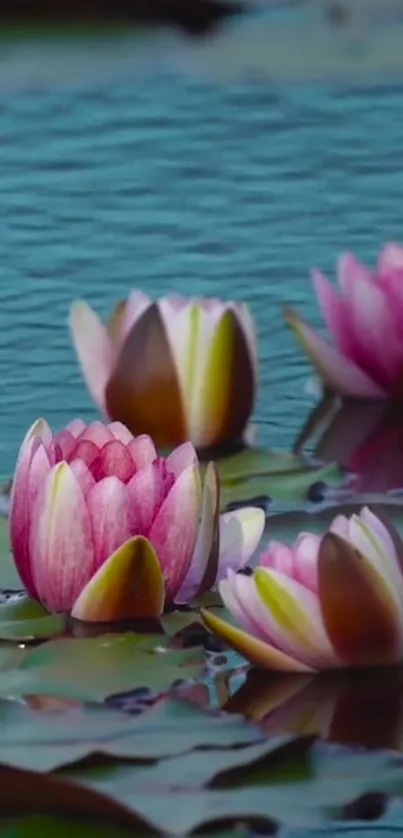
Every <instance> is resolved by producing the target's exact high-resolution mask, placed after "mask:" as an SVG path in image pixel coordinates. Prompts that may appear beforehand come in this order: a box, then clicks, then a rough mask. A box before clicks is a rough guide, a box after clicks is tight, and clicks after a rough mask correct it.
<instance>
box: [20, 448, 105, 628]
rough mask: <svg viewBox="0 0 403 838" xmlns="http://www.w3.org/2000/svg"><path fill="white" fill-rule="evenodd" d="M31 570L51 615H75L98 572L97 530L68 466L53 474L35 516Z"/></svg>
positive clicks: (37, 588) (36, 506) (39, 500)
mask: <svg viewBox="0 0 403 838" xmlns="http://www.w3.org/2000/svg"><path fill="white" fill-rule="evenodd" d="M31 566H32V573H33V578H34V583H35V587H36V590H37V592H38V596H39V598H40V600H41V602H43V604H44V605H45V607H46V608H48V609H49V611H66V612H68V611H70V609H71V607H72V605H73V603H74V602H75V600H76V599H77V597H78V595H79V593H80V591H81V590H82V588H83V587H84V586H85V585H86V584H87V582H88V581H89V579H90V578H91V576H92V573H93V570H94V550H93V541H92V528H91V521H90V517H89V513H88V510H87V507H86V503H85V499H84V495H83V493H82V491H81V488H80V486H79V484H78V483H77V480H76V479H75V477H74V474H73V472H72V471H71V469H70V467H69V466H68V465H67V464H66V463H59V464H58V465H56V466H54V467H53V468H52V470H51V471H50V473H49V474H48V476H47V478H46V480H45V483H44V486H43V488H42V491H41V492H40V494H39V496H38V498H37V500H36V503H35V507H34V511H33V522H32V532H31Z"/></svg>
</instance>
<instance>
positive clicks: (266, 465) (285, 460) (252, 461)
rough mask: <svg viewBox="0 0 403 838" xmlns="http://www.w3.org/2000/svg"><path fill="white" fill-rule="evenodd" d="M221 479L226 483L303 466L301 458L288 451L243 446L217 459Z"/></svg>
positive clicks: (279, 472)
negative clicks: (237, 450)
mask: <svg viewBox="0 0 403 838" xmlns="http://www.w3.org/2000/svg"><path fill="white" fill-rule="evenodd" d="M217 468H218V472H219V475H220V479H221V480H223V481H224V482H225V483H228V482H233V481H234V480H244V479H245V478H246V477H257V476H258V475H261V474H264V475H267V474H284V473H285V472H287V471H296V470H298V469H299V468H301V460H300V458H299V457H296V456H295V455H294V454H290V453H289V452H288V451H280V450H274V449H271V450H266V449H264V448H243V449H242V451H239V452H238V453H236V454H232V455H231V456H228V457H222V458H221V459H218V460H217Z"/></svg>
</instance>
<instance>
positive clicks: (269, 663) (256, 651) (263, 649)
mask: <svg viewBox="0 0 403 838" xmlns="http://www.w3.org/2000/svg"><path fill="white" fill-rule="evenodd" d="M200 616H201V618H202V620H203V623H204V625H205V626H206V628H208V629H209V631H211V632H213V634H216V635H217V637H219V638H220V639H221V640H223V642H224V643H226V644H227V646H230V647H231V649H234V650H235V652H238V654H240V655H242V656H243V657H244V658H246V660H248V661H250V663H253V664H254V666H262V667H266V668H267V669H274V670H276V671H278V672H312V671H313V670H312V669H310V667H309V666H306V665H305V664H303V663H301V662H300V661H297V660H295V659H294V658H291V657H290V656H289V655H286V654H285V653H284V652H281V651H280V650H279V649H275V648H274V646H270V645H269V643H264V642H263V641H262V640H258V639H257V638H256V637H252V635H251V634H248V633H247V632H246V631H242V629H239V628H236V627H235V626H232V625H231V624H230V623H227V622H226V621H225V620H222V619H221V617H217V616H216V615H215V614H212V612H211V611H207V610H206V609H205V608H201V609H200Z"/></svg>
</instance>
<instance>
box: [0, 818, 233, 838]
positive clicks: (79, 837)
mask: <svg viewBox="0 0 403 838" xmlns="http://www.w3.org/2000/svg"><path fill="white" fill-rule="evenodd" d="M72 834H74V838H144V832H143V831H141V832H139V831H138V830H133V829H130V830H128V829H121V828H120V827H117V826H112V825H105V824H103V823H100V822H98V823H96V822H95V821H93V822H92V823H90V822H88V821H86V820H85V821H84V820H78V819H77V818H74V819H73V818H62V817H57V816H53V817H52V816H51V815H49V816H47V815H33V816H32V817H28V818H23V820H18V821H17V822H16V823H13V824H10V825H9V826H6V827H5V828H4V829H3V830H2V831H1V832H0V838H55V837H56V836H57V838H71V836H72ZM249 835H250V833H249V831H247V828H246V827H242V826H240V827H238V828H237V831H236V838H248V837H249ZM198 838H234V833H233V831H232V830H229V829H220V830H218V831H216V830H214V831H213V832H211V831H209V832H208V835H207V834H206V835H204V834H203V833H201V832H199V833H198Z"/></svg>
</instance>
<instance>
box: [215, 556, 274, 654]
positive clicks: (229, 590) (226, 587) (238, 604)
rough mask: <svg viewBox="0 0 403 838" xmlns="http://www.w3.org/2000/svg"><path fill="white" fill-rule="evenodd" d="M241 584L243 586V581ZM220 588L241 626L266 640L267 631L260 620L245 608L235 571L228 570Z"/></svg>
mask: <svg viewBox="0 0 403 838" xmlns="http://www.w3.org/2000/svg"><path fill="white" fill-rule="evenodd" d="M240 585H241V586H242V582H241V583H240ZM218 590H219V593H220V596H221V599H222V601H223V603H224V605H225V607H226V608H227V609H228V611H230V612H231V614H233V615H234V617H235V618H236V620H237V621H238V622H239V623H240V625H241V627H242V628H243V629H244V630H245V631H247V632H249V633H250V634H252V635H253V636H254V637H257V638H258V639H259V640H263V641H264V642H266V640H267V633H266V632H265V631H264V630H263V629H262V627H261V625H260V623H259V620H257V619H256V618H255V617H254V616H253V614H250V612H249V610H248V609H245V607H244V604H243V599H242V595H241V596H239V587H238V579H237V575H236V573H235V571H233V570H228V573H227V578H226V579H221V580H220V582H219V583H218Z"/></svg>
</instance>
